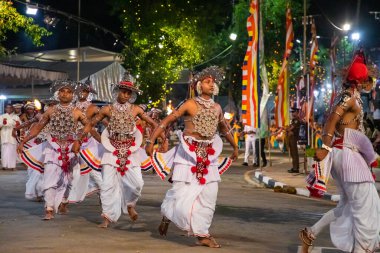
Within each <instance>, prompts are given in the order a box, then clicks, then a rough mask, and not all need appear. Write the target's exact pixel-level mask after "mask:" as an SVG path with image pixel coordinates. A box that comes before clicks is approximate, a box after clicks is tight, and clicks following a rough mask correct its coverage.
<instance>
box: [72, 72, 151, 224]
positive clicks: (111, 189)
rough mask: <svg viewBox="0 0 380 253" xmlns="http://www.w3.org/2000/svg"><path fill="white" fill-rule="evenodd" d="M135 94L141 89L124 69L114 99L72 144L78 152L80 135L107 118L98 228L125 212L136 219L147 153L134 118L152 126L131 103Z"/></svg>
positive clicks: (83, 134) (80, 140)
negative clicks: (142, 170)
mask: <svg viewBox="0 0 380 253" xmlns="http://www.w3.org/2000/svg"><path fill="white" fill-rule="evenodd" d="M138 93H141V91H140V90H139V89H138V88H137V87H135V84H134V80H133V77H132V76H131V75H130V74H129V73H128V72H126V74H125V75H124V78H123V80H122V81H121V82H120V83H119V84H116V85H114V86H113V94H115V95H117V98H116V101H115V102H114V103H113V104H112V105H108V106H104V107H103V108H102V109H101V110H100V111H99V113H98V114H97V115H96V116H95V117H94V118H93V119H92V120H91V122H89V123H88V124H87V125H86V126H85V128H84V131H83V133H82V136H81V138H80V139H79V141H77V142H76V143H75V144H74V147H73V150H75V151H76V152H77V151H79V147H80V144H81V142H82V141H83V138H85V136H87V134H88V133H89V132H90V131H91V129H93V127H94V126H95V125H96V124H97V123H98V122H99V121H102V120H103V119H104V118H107V120H108V122H109V123H108V126H107V128H106V129H105V130H104V131H103V133H102V137H101V140H102V144H103V146H104V148H105V151H104V155H103V158H102V161H101V164H102V166H103V168H102V173H103V182H102V186H101V190H100V199H101V202H102V209H103V211H102V217H103V223H102V224H100V225H99V227H102V228H107V227H108V225H109V224H110V223H111V222H116V221H117V220H118V219H119V218H120V215H121V212H123V213H128V214H129V217H130V218H131V220H132V221H136V220H137V218H138V214H137V212H136V210H135V206H136V202H137V200H138V199H139V197H140V196H141V190H142V187H143V185H144V181H143V179H142V174H141V167H140V164H141V162H142V161H143V160H144V159H145V158H146V157H147V156H146V153H145V151H144V150H143V149H141V148H140V145H141V142H142V134H141V132H140V131H139V130H138V129H137V128H136V124H135V118H136V117H139V118H141V119H142V120H144V121H146V122H147V123H148V124H150V125H153V126H154V127H155V126H156V123H155V122H154V121H153V120H152V119H151V118H150V117H148V116H147V115H146V114H145V113H144V111H143V109H142V108H141V107H139V106H137V105H134V104H132V103H133V102H134V101H135V100H136V98H137V94H138Z"/></svg>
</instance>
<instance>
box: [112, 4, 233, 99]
mask: <svg viewBox="0 0 380 253" xmlns="http://www.w3.org/2000/svg"><path fill="white" fill-rule="evenodd" d="M216 2H217V1H211V2H210V1H201V0H188V1H174V0H173V1H170V0H166V1H154V2H153V1H148V0H130V1H128V2H125V1H123V0H118V1H116V3H113V5H114V8H115V11H117V10H122V13H121V15H120V18H121V20H122V21H123V32H124V33H125V34H126V35H128V38H126V40H127V47H126V48H125V50H124V51H123V52H122V54H123V56H124V58H125V61H124V65H125V67H126V68H128V69H130V70H131V72H132V74H134V75H135V76H138V77H139V83H140V88H141V89H143V90H144V92H145V96H142V98H140V99H142V101H140V102H144V103H149V104H150V105H151V106H157V105H158V104H159V103H160V102H161V101H162V100H163V99H164V98H165V95H166V94H167V93H168V92H170V88H168V87H169V86H167V85H168V84H169V85H170V84H171V83H173V82H174V81H176V80H177V79H178V77H179V75H180V73H181V71H182V70H183V69H186V68H187V69H193V68H194V67H196V65H197V64H199V63H202V62H203V61H204V60H205V59H207V58H208V57H209V56H210V55H212V54H213V53H215V52H216V51H217V49H218V48H219V47H220V45H221V44H223V43H219V36H220V34H217V31H218V30H221V28H223V26H224V23H223V22H224V21H225V17H226V15H227V14H226V13H227V12H228V9H227V11H226V8H223V4H220V1H218V2H219V4H215V3H216ZM225 2H229V1H225Z"/></svg>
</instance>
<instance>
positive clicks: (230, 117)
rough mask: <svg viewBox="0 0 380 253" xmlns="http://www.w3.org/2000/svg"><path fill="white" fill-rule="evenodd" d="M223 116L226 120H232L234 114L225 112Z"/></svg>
mask: <svg viewBox="0 0 380 253" xmlns="http://www.w3.org/2000/svg"><path fill="white" fill-rule="evenodd" d="M223 116H224V118H225V119H226V120H230V119H232V116H233V114H232V113H229V112H225V113H224V115H223Z"/></svg>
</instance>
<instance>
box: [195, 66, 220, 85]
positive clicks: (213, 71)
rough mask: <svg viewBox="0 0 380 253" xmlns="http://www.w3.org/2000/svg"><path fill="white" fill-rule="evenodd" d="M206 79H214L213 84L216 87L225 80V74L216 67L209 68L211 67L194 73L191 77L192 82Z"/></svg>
mask: <svg viewBox="0 0 380 253" xmlns="http://www.w3.org/2000/svg"><path fill="white" fill-rule="evenodd" d="M207 77H211V78H212V79H214V82H215V83H216V84H217V85H220V83H221V82H222V81H223V80H224V78H225V72H224V70H223V69H222V68H220V67H218V66H211V67H208V68H205V69H203V70H202V71H201V72H198V73H196V74H195V75H194V77H193V81H194V82H199V81H201V82H202V81H203V80H204V79H205V78H207Z"/></svg>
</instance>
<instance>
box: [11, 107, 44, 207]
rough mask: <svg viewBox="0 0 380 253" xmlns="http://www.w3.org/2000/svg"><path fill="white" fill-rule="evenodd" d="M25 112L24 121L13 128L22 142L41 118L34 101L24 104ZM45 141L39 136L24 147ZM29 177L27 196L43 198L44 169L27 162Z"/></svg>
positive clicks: (27, 147)
mask: <svg viewBox="0 0 380 253" xmlns="http://www.w3.org/2000/svg"><path fill="white" fill-rule="evenodd" d="M24 109H25V113H24V114H22V115H21V121H22V122H23V123H22V124H21V125H19V126H18V127H15V128H14V129H13V131H14V136H16V139H17V140H18V142H19V143H20V142H21V141H22V140H23V139H24V137H25V136H27V135H28V134H29V131H30V129H31V127H32V126H33V124H35V123H36V122H38V121H39V120H40V119H41V114H36V113H35V105H34V103H28V104H26V105H25V106H24ZM42 142H43V140H42V138H41V136H37V137H36V138H33V139H31V140H29V141H28V142H27V143H25V145H24V149H29V148H32V147H34V146H36V145H39V144H41V143H42ZM27 167H28V168H27V172H28V179H27V181H26V185H25V186H26V187H25V198H26V199H30V200H37V201H42V200H43V194H42V179H43V169H41V168H39V167H34V166H29V165H28V164H27Z"/></svg>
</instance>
